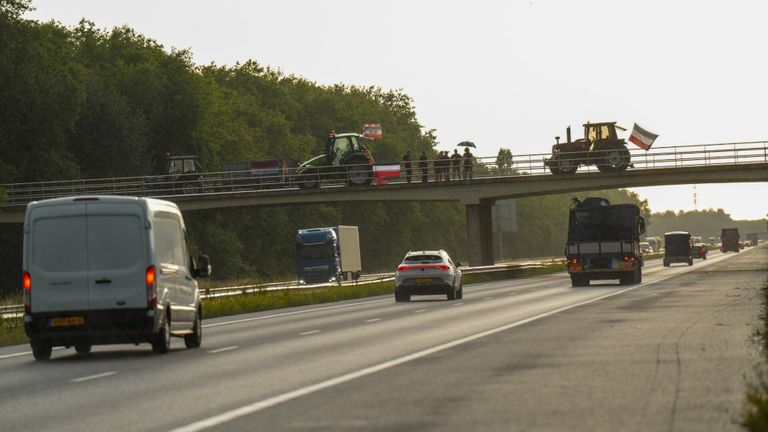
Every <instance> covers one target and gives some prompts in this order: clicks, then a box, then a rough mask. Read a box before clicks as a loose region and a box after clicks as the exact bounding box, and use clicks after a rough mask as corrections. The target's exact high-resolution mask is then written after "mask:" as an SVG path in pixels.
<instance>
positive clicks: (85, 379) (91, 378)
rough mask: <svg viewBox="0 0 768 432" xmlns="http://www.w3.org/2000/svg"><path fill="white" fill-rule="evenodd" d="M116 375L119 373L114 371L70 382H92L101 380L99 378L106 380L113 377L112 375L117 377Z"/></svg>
mask: <svg viewBox="0 0 768 432" xmlns="http://www.w3.org/2000/svg"><path fill="white" fill-rule="evenodd" d="M116 373H117V372H114V371H112V372H104V373H100V374H96V375H90V376H87V377H82V378H75V379H73V380H69V382H73V383H76V382H83V381H90V380H95V379H99V378H104V377H108V376H112V375H115V374H116Z"/></svg>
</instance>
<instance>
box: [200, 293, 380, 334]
mask: <svg viewBox="0 0 768 432" xmlns="http://www.w3.org/2000/svg"><path fill="white" fill-rule="evenodd" d="M388 301H391V300H390V299H389V298H386V299H381V300H370V301H364V302H358V303H350V304H344V305H336V306H328V307H322V308H315V309H307V310H300V311H294V312H284V313H277V314H272V315H265V316H260V317H253V318H243V319H238V320H232V321H225V322H220V323H213V324H204V325H203V328H208V327H219V326H224V325H230V324H238V323H244V322H250V321H259V320H265V319H269V318H278V317H284V316H291V315H299V314H305V313H310V312H319V311H326V310H331V309H339V308H346V307H352V306H360V305H366V304H371V303H381V302H388Z"/></svg>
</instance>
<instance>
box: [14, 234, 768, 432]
mask: <svg viewBox="0 0 768 432" xmlns="http://www.w3.org/2000/svg"><path fill="white" fill-rule="evenodd" d="M766 262H768V248H766V247H757V248H751V249H747V250H745V251H743V252H741V253H739V254H733V253H730V254H720V253H712V254H711V255H710V258H709V259H708V260H705V261H700V260H697V261H695V264H694V265H693V266H692V267H688V266H686V265H673V266H672V267H670V268H664V267H662V266H661V260H653V261H649V262H647V263H646V267H645V271H644V275H643V283H642V284H639V285H631V286H619V285H618V284H616V283H613V282H605V283H601V284H600V285H593V286H591V287H588V288H571V287H570V280H569V279H568V277H567V275H566V274H565V273H558V274H553V275H548V276H542V277H536V278H529V279H520V280H511V281H498V282H492V283H483V284H475V285H467V286H465V296H464V299H463V300H460V301H452V302H448V301H445V300H444V297H436V296H424V297H418V296H416V297H414V301H412V302H410V303H395V302H394V299H393V298H392V297H391V296H386V297H373V298H368V299H362V300H355V301H348V302H340V303H333V304H326V305H315V306H308V307H300V308H291V309H283V310H279V311H270V312H263V313H256V314H248V315H239V316H234V317H225V318H218V319H211V320H206V321H205V323H204V338H203V346H202V347H201V348H200V349H196V350H187V349H185V348H184V347H183V346H184V344H183V341H182V340H181V339H174V341H173V350H172V352H171V353H169V354H168V355H165V356H159V355H153V354H152V353H151V349H150V347H149V345H141V346H131V345H115V346H99V347H94V351H93V353H91V354H90V355H85V356H78V355H76V354H75V353H74V350H72V349H68V350H64V349H60V350H55V351H54V354H53V357H52V359H51V361H49V362H35V361H33V360H32V356H31V354H30V353H29V347H28V346H27V345H23V346H16V347H7V348H2V349H0V419H2V423H0V425H1V426H0V430H8V431H21V430H56V431H97V430H98V431H101V430H104V429H106V428H110V429H115V430H126V431H132V430H136V431H139V430H141V431H144V430H147V431H172V430H175V431H196V430H237V431H253V430H264V431H276V430H277V431H279V430H286V431H294V430H328V431H340V430H341V431H343V430H349V431H357V430H377V431H378V430H382V431H383V430H391V431H404V430H414V431H423V430H441V431H443V430H452V431H453V430H455V431H467V430H505V431H508V430H510V431H514V430H520V431H530V430H546V431H549V430H576V431H581V430H583V431H594V430H606V431H609V430H610V431H613V430H661V431H678V430H684V431H703V430H713V431H721V430H740V428H739V426H738V425H737V424H736V423H735V419H736V418H737V416H738V413H739V410H740V409H741V407H742V402H743V398H744V394H745V391H746V387H745V376H747V377H748V376H751V375H752V373H753V365H754V364H755V363H757V362H758V361H759V352H758V346H757V344H756V343H755V336H754V334H755V331H756V330H757V329H758V328H759V326H760V324H759V321H758V320H759V316H760V314H761V313H762V301H761V297H760V288H762V287H763V286H764V285H765V283H766V273H765V269H766Z"/></svg>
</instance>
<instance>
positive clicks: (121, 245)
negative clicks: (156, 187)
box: [87, 201, 149, 310]
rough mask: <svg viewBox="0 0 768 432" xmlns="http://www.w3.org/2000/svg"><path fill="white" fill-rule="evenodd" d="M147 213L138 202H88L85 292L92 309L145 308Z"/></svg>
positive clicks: (147, 262)
mask: <svg viewBox="0 0 768 432" xmlns="http://www.w3.org/2000/svg"><path fill="white" fill-rule="evenodd" d="M145 220H146V212H145V209H144V207H142V206H141V205H140V204H139V203H115V202H109V201H91V202H89V203H88V218H87V231H88V238H87V247H88V289H89V303H90V308H91V309H92V310H99V309H123V308H145V307H147V288H146V270H147V266H148V265H149V259H148V252H147V236H148V234H147V232H148V230H147V228H146V227H145Z"/></svg>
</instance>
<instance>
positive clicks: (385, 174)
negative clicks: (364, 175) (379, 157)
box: [373, 162, 400, 185]
mask: <svg viewBox="0 0 768 432" xmlns="http://www.w3.org/2000/svg"><path fill="white" fill-rule="evenodd" d="M392 177H400V162H385V163H377V164H374V165H373V179H374V181H375V182H376V184H377V185H381V184H387V181H386V180H384V179H385V178H392Z"/></svg>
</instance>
